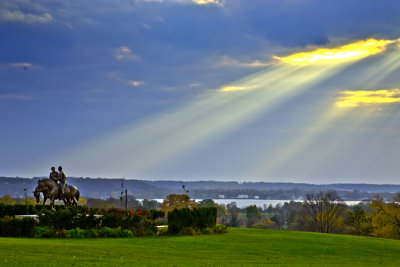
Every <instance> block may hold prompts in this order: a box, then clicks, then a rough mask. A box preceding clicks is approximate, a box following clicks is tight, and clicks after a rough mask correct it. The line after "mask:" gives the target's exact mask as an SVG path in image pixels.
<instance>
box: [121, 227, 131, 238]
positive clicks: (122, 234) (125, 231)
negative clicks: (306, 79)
mask: <svg viewBox="0 0 400 267" xmlns="http://www.w3.org/2000/svg"><path fill="white" fill-rule="evenodd" d="M121 237H133V233H132V232H131V231H130V230H126V229H125V230H123V231H122V233H121Z"/></svg>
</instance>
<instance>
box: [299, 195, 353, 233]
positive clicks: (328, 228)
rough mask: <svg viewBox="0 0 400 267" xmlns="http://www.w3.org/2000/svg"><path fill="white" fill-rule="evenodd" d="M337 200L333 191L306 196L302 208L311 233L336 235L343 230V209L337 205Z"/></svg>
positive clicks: (337, 197) (340, 205)
mask: <svg viewBox="0 0 400 267" xmlns="http://www.w3.org/2000/svg"><path fill="white" fill-rule="evenodd" d="M339 200H340V198H339V196H338V194H337V193H336V191H333V190H330V191H323V192H319V193H308V194H307V199H306V200H305V203H304V207H305V211H306V215H307V218H308V223H309V227H310V230H311V231H316V232H321V233H336V232H341V231H342V230H343V227H344V220H343V214H344V211H345V207H344V205H342V204H339V203H337V201H339Z"/></svg>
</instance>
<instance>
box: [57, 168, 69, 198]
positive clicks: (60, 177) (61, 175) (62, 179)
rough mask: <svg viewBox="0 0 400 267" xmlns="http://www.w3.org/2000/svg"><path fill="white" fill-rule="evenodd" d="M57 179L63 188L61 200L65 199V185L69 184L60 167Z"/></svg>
mask: <svg viewBox="0 0 400 267" xmlns="http://www.w3.org/2000/svg"><path fill="white" fill-rule="evenodd" d="M57 178H58V181H59V182H60V186H61V198H62V199H64V189H65V184H66V182H67V176H66V175H65V173H64V172H63V170H62V167H61V166H59V167H58V177H57Z"/></svg>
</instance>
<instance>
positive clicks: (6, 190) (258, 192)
mask: <svg viewBox="0 0 400 267" xmlns="http://www.w3.org/2000/svg"><path fill="white" fill-rule="evenodd" d="M43 178H46V177H34V178H19V177H0V196H3V195H6V194H9V195H11V196H13V197H16V198H18V197H23V196H24V189H26V193H27V195H28V196H29V195H31V192H32V191H33V190H34V188H35V187H36V185H37V181H38V180H39V179H43ZM67 183H69V184H72V185H75V186H77V187H78V188H79V189H80V191H81V195H82V196H86V197H92V198H103V199H105V198H110V197H113V198H119V196H120V192H121V179H110V178H109V179H107V178H82V177H80V178H76V177H68V179H67ZM182 185H185V186H186V189H188V190H189V191H190V195H191V197H193V198H199V199H204V198H218V197H219V196H220V195H223V196H224V197H225V198H237V196H238V195H247V196H248V197H249V198H254V197H255V196H258V197H259V198H261V199H304V197H305V194H306V193H307V192H310V191H322V190H336V191H338V192H339V195H340V196H341V198H342V199H343V200H364V199H371V198H374V197H375V195H376V193H380V194H381V195H383V196H384V197H385V198H387V199H390V200H391V197H392V195H393V194H394V193H396V192H398V191H400V185H391V184H305V183H270V182H243V183H242V182H232V181H231V182H222V181H148V180H135V179H127V180H124V187H123V188H124V190H125V189H127V190H128V194H129V195H133V196H134V197H135V198H148V199H154V198H165V197H166V196H167V195H169V194H181V193H183V190H182Z"/></svg>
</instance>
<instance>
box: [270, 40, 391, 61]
mask: <svg viewBox="0 0 400 267" xmlns="http://www.w3.org/2000/svg"><path fill="white" fill-rule="evenodd" d="M394 42H396V40H376V39H372V38H371V39H368V40H365V41H357V42H354V43H350V44H347V45H343V46H339V47H335V48H318V49H315V50H313V51H309V52H300V53H295V54H292V55H289V56H285V57H278V56H275V57H274V58H275V59H277V60H279V61H281V62H285V63H290V64H307V65H309V64H314V63H331V62H337V61H346V60H356V59H361V58H365V57H367V56H371V55H375V54H379V53H382V52H383V51H385V50H386V48H387V45H389V44H391V43H394Z"/></svg>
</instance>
